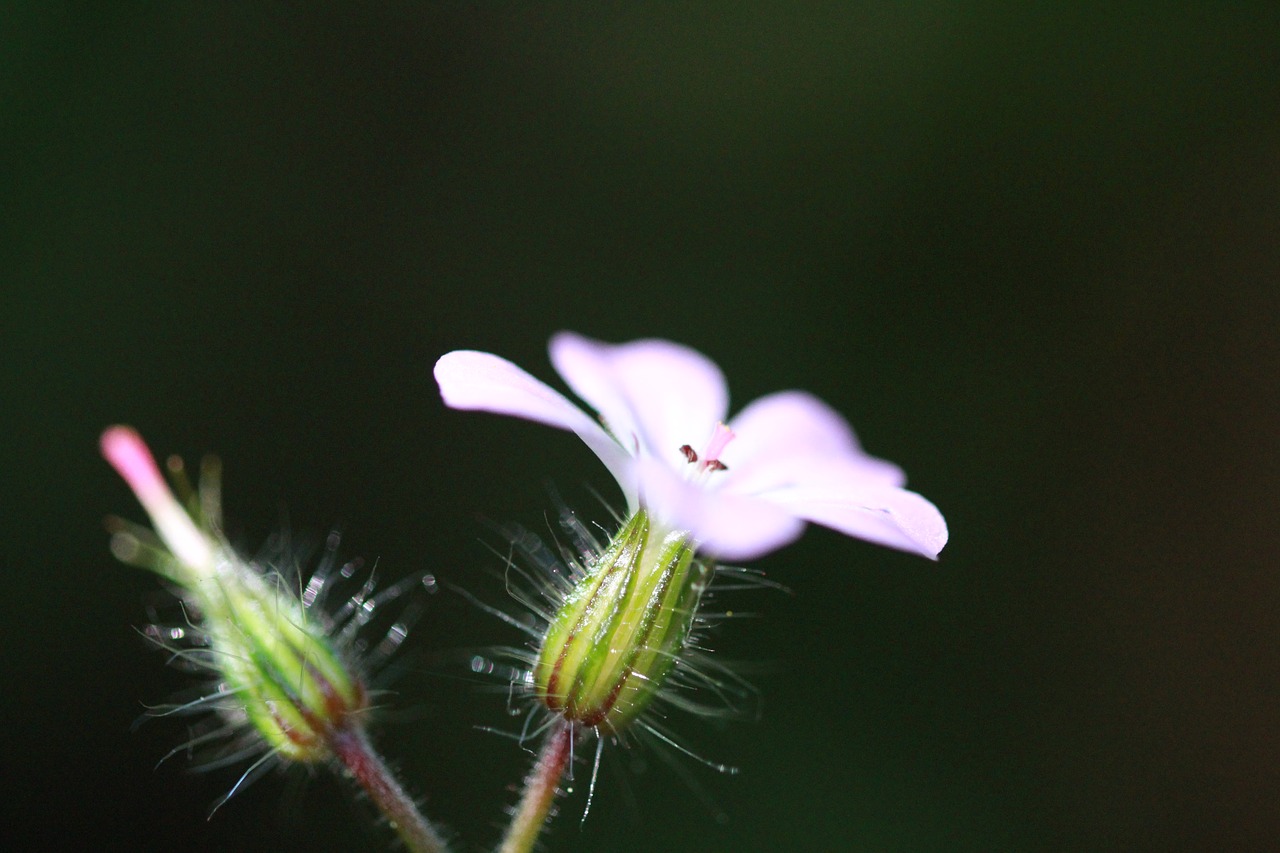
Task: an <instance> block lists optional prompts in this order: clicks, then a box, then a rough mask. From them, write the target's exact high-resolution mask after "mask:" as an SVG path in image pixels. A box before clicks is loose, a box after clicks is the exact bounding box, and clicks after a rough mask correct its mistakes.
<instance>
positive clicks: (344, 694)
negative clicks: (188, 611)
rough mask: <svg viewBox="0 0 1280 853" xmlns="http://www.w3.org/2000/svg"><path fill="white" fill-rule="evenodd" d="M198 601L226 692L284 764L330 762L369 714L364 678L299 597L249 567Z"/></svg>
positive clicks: (236, 569)
mask: <svg viewBox="0 0 1280 853" xmlns="http://www.w3.org/2000/svg"><path fill="white" fill-rule="evenodd" d="M208 586H209V588H207V589H204V590H202V593H201V594H200V595H199V596H195V597H196V598H197V600H198V602H199V606H201V607H202V608H203V609H202V615H203V624H204V629H205V631H206V633H207V634H208V636H209V640H210V645H211V648H212V649H213V651H214V652H215V654H216V657H217V660H218V668H219V670H220V672H221V674H222V676H223V678H224V680H225V684H226V689H227V690H228V691H231V692H234V693H235V694H236V696H237V697H238V699H239V701H240V703H241V704H242V707H243V713H244V716H245V718H246V719H247V720H248V721H249V722H250V723H252V724H253V726H254V727H255V728H256V729H257V730H258V733H259V734H260V735H261V736H262V738H263V739H264V740H265V741H266V742H267V744H268V745H269V746H271V747H272V748H273V749H274V750H276V751H277V752H278V753H279V754H280V755H281V756H282V757H284V758H287V759H289V760H292V761H301V762H312V761H317V760H321V759H325V758H328V757H329V748H328V743H329V741H330V739H331V737H332V735H333V733H334V732H335V731H338V730H340V729H342V728H343V727H345V726H346V725H347V724H348V723H349V722H350V721H351V717H352V716H353V715H358V714H360V713H361V712H363V711H365V710H367V708H368V698H367V695H366V692H365V689H364V685H363V684H362V682H361V681H360V679H359V678H358V677H357V676H356V675H355V674H354V673H353V672H352V671H351V670H350V669H349V668H348V667H347V666H346V665H345V664H344V663H343V661H342V658H341V656H340V655H339V654H338V653H337V651H336V650H335V649H334V647H333V645H332V644H331V642H330V640H329V637H328V636H327V634H326V632H325V631H324V629H323V628H322V627H321V626H320V625H318V624H316V622H315V620H314V619H313V618H312V617H311V616H310V615H309V614H308V612H307V611H306V609H305V608H303V607H302V604H301V602H299V601H298V599H297V597H296V596H294V594H293V593H292V592H291V591H289V590H288V589H286V588H284V587H283V586H282V585H281V584H277V583H271V582H269V580H268V578H267V577H265V576H263V575H260V574H258V573H257V572H256V571H255V570H254V569H253V568H251V567H249V566H246V565H244V564H238V565H236V564H226V572H225V574H224V576H223V577H222V578H221V579H220V582H218V583H216V584H210V585H208Z"/></svg>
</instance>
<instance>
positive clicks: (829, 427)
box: [721, 391, 906, 494]
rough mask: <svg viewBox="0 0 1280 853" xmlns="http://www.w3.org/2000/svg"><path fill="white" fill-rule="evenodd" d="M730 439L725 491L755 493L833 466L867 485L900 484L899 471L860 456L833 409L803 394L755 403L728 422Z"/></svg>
mask: <svg viewBox="0 0 1280 853" xmlns="http://www.w3.org/2000/svg"><path fill="white" fill-rule="evenodd" d="M729 427H730V428H731V429H732V430H733V431H734V433H735V436H736V437H735V438H734V440H733V441H732V442H731V443H730V444H729V446H728V447H727V448H726V449H725V451H724V453H723V454H721V461H722V462H724V463H725V464H726V465H728V466H729V470H728V472H726V477H725V479H724V481H723V483H722V484H721V488H723V489H724V490H725V491H732V492H737V493H740V494H755V493H758V492H762V491H764V490H766V489H774V488H779V487H782V486H787V485H793V484H796V483H800V482H805V481H807V480H808V479H809V470H810V469H812V468H827V467H831V466H836V467H839V468H840V469H841V470H842V471H850V472H854V473H856V475H857V476H858V477H859V478H860V479H862V480H864V481H866V482H868V483H883V484H885V485H892V486H901V485H903V484H904V483H905V482H906V475H905V474H903V472H902V469H901V468H899V467H898V466H896V465H894V464H893V463H891V462H886V461H885V460H883V459H877V458H876V457H874V456H869V455H867V454H866V453H865V452H863V450H862V448H861V446H859V444H858V440H857V438H856V437H855V436H854V433H853V429H852V428H851V427H850V426H849V423H848V421H846V420H845V419H844V417H843V416H841V415H840V414H839V413H838V412H836V410H835V409H832V408H831V407H830V406H828V405H827V404H826V403H824V402H822V401H821V400H819V399H818V398H817V397H814V396H813V395H812V394H807V393H805V392H803V391H780V392H778V393H776V394H769V395H767V396H765V397H761V398H760V399H758V400H755V401H754V402H752V403H751V405H749V406H747V407H746V408H745V409H743V410H742V411H741V412H739V413H738V414H737V415H735V416H734V418H733V420H732V421H730V422H729Z"/></svg>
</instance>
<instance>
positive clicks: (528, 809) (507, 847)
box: [498, 720, 575, 853]
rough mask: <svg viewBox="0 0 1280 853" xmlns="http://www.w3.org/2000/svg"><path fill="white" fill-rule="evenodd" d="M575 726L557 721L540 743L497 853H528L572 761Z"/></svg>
mask: <svg viewBox="0 0 1280 853" xmlns="http://www.w3.org/2000/svg"><path fill="white" fill-rule="evenodd" d="M574 731H575V726H574V724H573V723H571V722H568V721H563V720H562V721H558V722H557V723H556V724H555V727H554V729H553V730H552V731H551V733H550V734H549V735H548V736H547V738H546V739H545V740H544V741H543V743H542V751H541V752H540V753H539V755H538V762H537V764H535V765H534V767H533V770H532V771H531V772H530V773H529V775H528V777H527V778H526V779H525V784H524V794H523V795H522V796H521V798H520V804H519V805H518V806H516V811H515V814H514V815H513V816H512V818H511V824H510V826H509V827H508V828H507V835H506V837H505V838H504V839H503V840H502V846H501V847H499V848H498V851H499V853H529V851H531V850H533V845H534V844H536V843H537V841H538V836H539V835H541V834H542V829H543V827H545V826H546V825H547V820H548V819H549V818H550V817H551V808H552V806H553V805H555V800H556V794H557V793H559V790H560V780H561V778H563V776H564V774H565V771H566V770H568V768H569V762H570V761H572V760H573V738H574Z"/></svg>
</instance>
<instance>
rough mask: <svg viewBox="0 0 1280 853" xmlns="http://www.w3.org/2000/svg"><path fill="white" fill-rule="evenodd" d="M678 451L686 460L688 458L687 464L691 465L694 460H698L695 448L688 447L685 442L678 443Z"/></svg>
mask: <svg viewBox="0 0 1280 853" xmlns="http://www.w3.org/2000/svg"><path fill="white" fill-rule="evenodd" d="M680 452H681V453H683V454H684V458H685V459H686V460H688V462H689V464H691V465H692V464H693V463H694V462H697V461H698V453H697V451H695V450H694V449H693V448H692V447H690V446H689V445H687V444H682V445H680Z"/></svg>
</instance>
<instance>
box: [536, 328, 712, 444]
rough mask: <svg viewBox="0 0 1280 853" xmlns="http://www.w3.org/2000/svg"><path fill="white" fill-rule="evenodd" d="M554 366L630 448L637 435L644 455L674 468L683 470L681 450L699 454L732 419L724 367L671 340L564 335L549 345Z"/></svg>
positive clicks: (560, 335)
mask: <svg viewBox="0 0 1280 853" xmlns="http://www.w3.org/2000/svg"><path fill="white" fill-rule="evenodd" d="M551 362H552V364H553V365H555V368H556V370H557V371H559V373H560V375H561V376H562V377H563V378H564V381H565V382H566V383H568V385H569V387H570V388H572V389H573V391H574V393H575V394H577V395H578V396H579V397H581V398H582V399H583V400H585V401H586V402H587V403H588V404H590V405H591V406H592V407H593V408H595V409H596V411H598V412H599V413H600V414H601V415H603V416H604V419H605V422H606V423H607V424H608V425H609V427H610V429H612V430H614V433H615V435H617V437H618V440H619V441H621V442H622V443H623V444H624V445H627V446H628V449H633V447H634V446H633V445H630V444H628V442H629V441H630V440H631V436H634V437H635V440H636V441H637V442H638V444H639V445H640V449H641V450H645V451H648V452H649V453H652V454H654V455H656V456H658V457H660V458H662V459H664V460H666V461H667V463H668V464H669V465H672V466H673V467H674V466H677V465H682V464H684V457H683V456H682V455H681V454H680V446H681V445H684V444H688V445H690V446H692V447H693V448H694V450H695V451H697V452H701V450H702V448H701V445H704V444H705V443H706V442H707V441H708V440H709V439H710V438H711V434H712V431H713V430H714V429H715V427H716V425H717V424H718V423H720V422H721V421H723V420H724V418H725V415H726V413H727V412H728V407H729V392H728V388H727V386H726V384H725V380H724V374H722V373H721V372H720V368H718V367H717V366H716V365H715V363H714V362H713V361H711V359H709V358H707V357H706V356H704V355H703V354H702V353H700V352H697V351H696V350H693V349H690V348H689V347H685V346H681V345H679V344H675V343H672V342H670V341H664V340H658V339H647V340H639V341H632V342H631V343H626V344H606V343H602V342H600V341H595V340H592V339H590V338H585V337H583V336H581V335H577V334H574V333H572V332H560V333H559V334H557V335H556V336H555V337H553V338H552V339H551Z"/></svg>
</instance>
